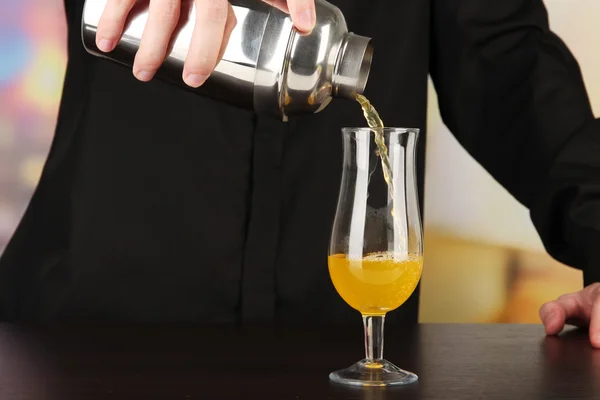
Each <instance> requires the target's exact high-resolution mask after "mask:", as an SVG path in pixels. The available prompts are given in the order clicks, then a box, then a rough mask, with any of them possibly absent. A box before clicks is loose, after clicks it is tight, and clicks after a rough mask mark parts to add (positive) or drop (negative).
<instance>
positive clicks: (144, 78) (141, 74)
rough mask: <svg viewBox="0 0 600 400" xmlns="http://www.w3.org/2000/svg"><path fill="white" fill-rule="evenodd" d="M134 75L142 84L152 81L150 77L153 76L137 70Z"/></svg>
mask: <svg viewBox="0 0 600 400" xmlns="http://www.w3.org/2000/svg"><path fill="white" fill-rule="evenodd" d="M134 75H135V77H136V78H138V79H139V80H140V81H143V82H147V81H149V80H150V79H152V76H153V74H152V72H150V71H146V70H143V69H142V70H139V71H138V72H136V73H135V74H134Z"/></svg>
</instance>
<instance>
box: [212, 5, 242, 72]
mask: <svg viewBox="0 0 600 400" xmlns="http://www.w3.org/2000/svg"><path fill="white" fill-rule="evenodd" d="M236 25H237V18H236V17H235V12H234V11H233V7H231V4H230V3H229V2H227V22H225V34H224V35H223V42H222V43H221V49H220V50H219V56H218V57H217V64H218V63H219V61H221V59H222V58H223V54H225V50H226V49H227V43H229V38H230V37H231V32H233V29H234V28H235V26H236Z"/></svg>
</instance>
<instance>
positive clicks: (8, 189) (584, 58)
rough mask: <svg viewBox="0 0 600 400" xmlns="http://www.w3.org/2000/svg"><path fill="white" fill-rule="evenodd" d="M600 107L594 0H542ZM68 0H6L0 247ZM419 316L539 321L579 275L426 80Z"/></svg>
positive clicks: (49, 97)
mask: <svg viewBox="0 0 600 400" xmlns="http://www.w3.org/2000/svg"><path fill="white" fill-rule="evenodd" d="M546 4H547V6H548V9H549V13H550V17H551V24H552V27H553V28H554V29H555V31H556V32H557V33H559V34H560V35H561V36H562V38H563V39H564V40H565V41H566V42H567V44H568V45H569V47H570V48H571V49H572V51H573V52H574V53H575V55H576V57H577V58H578V60H579V61H580V64H581V67H582V70H583V74H584V77H585V80H586V83H587V85H588V90H589V92H590V95H591V98H592V102H593V105H594V109H595V110H599V109H600V108H599V107H600V52H599V51H598V46H597V45H596V44H594V43H597V42H598V40H600V29H598V28H597V27H596V19H597V18H596V17H597V16H598V15H600V1H598V0H577V1H574V0H547V1H546ZM65 29H66V26H65V21H64V16H63V10H62V0H18V1H0V55H1V57H0V252H1V251H2V249H3V248H4V246H5V245H6V242H7V241H8V240H9V238H10V236H11V235H12V232H13V230H14V228H15V226H16V224H17V223H18V221H19V219H20V217H21V215H22V213H23V211H24V209H25V207H26V206H27V203H28V201H29V199H30V197H31V194H32V192H33V190H34V188H35V185H36V184H37V180H38V178H39V174H40V172H41V168H42V166H43V163H44V160H45V157H46V154H47V151H48V147H49V145H50V141H51V139H52V134H53V132H54V124H55V121H56V113H57V110H58V102H59V99H60V93H61V88H62V80H63V76H64V71H65V63H66V49H65V39H66V38H65ZM429 115H430V118H429V121H428V125H429V138H428V146H429V149H428V151H429V156H428V160H427V188H426V189H427V197H426V206H425V215H426V220H425V226H426V229H425V232H426V243H425V245H426V265H425V272H424V276H423V285H422V297H421V320H422V321H427V322H429V321H435V322H537V309H538V307H539V306H540V305H541V304H542V303H543V302H544V301H547V300H550V299H552V298H554V297H556V296H558V295H559V294H561V293H564V292H568V291H573V290H577V289H578V288H580V287H581V273H580V272H578V271H575V270H572V269H570V268H567V267H565V266H562V265H560V264H558V263H556V262H554V261H553V260H552V259H550V257H548V256H547V255H546V254H545V253H544V251H543V249H542V246H541V243H540V241H539V238H538V236H537V234H536V232H535V231H534V229H533V227H532V225H531V223H530V221H529V216H528V213H527V210H526V209H524V208H523V207H522V206H520V205H519V204H518V203H517V202H516V201H515V200H514V199H513V198H512V197H511V196H510V195H509V194H507V193H506V192H505V191H504V190H503V189H502V188H501V187H500V186H499V185H498V184H497V183H496V182H495V181H493V180H492V179H491V178H490V177H489V176H488V174H487V173H486V172H485V171H484V170H483V169H482V168H481V167H480V166H479V165H478V164H477V163H476V162H475V161H473V160H472V159H471V158H470V156H468V155H467V154H466V152H465V151H464V150H462V148H461V147H460V146H459V145H458V144H457V143H456V141H455V140H454V138H453V137H452V136H451V135H450V133H449V132H448V131H447V130H446V128H445V127H444V125H443V124H442V122H441V120H440V117H439V112H438V110H437V103H436V98H435V92H434V91H433V90H432V89H430V108H429Z"/></svg>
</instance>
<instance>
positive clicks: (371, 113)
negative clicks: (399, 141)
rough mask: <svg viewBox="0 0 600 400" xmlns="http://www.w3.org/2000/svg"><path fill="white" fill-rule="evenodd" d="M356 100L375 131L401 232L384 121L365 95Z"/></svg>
mask: <svg viewBox="0 0 600 400" xmlns="http://www.w3.org/2000/svg"><path fill="white" fill-rule="evenodd" d="M356 101H357V102H358V103H359V104H360V106H361V108H362V111H363V115H364V116H365V120H366V121H367V124H368V125H369V128H371V129H372V130H373V132H374V133H375V145H376V146H377V154H378V156H379V158H380V159H381V169H382V171H383V179H384V180H385V183H386V184H387V187H388V192H389V196H390V199H391V201H392V209H391V215H392V220H393V222H394V225H395V226H396V229H397V231H398V232H401V230H400V224H399V221H398V218H397V217H396V215H395V214H394V209H395V206H396V200H395V196H394V193H395V192H394V181H393V176H392V166H391V163H390V158H389V153H388V148H387V146H386V145H385V137H384V135H383V128H384V125H383V121H382V120H381V117H380V116H379V113H378V112H377V110H376V109H375V107H373V105H372V104H371V102H370V101H369V100H368V99H367V98H366V97H365V96H363V95H361V94H357V95H356Z"/></svg>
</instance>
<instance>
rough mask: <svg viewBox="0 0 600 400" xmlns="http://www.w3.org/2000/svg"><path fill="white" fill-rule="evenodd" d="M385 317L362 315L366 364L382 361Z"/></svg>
mask: <svg viewBox="0 0 600 400" xmlns="http://www.w3.org/2000/svg"><path fill="white" fill-rule="evenodd" d="M384 322H385V315H363V325H364V327H365V356H366V359H367V362H369V363H371V362H377V361H381V360H383V323H384Z"/></svg>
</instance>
